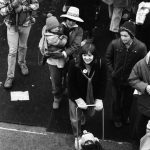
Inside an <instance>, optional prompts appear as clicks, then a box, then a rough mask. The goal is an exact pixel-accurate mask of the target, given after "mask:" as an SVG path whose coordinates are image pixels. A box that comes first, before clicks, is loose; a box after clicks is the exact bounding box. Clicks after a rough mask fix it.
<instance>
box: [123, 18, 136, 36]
mask: <svg viewBox="0 0 150 150" xmlns="http://www.w3.org/2000/svg"><path fill="white" fill-rule="evenodd" d="M135 30H136V26H135V23H134V22H133V21H126V22H125V23H124V24H123V25H122V26H121V27H120V32H121V31H127V32H128V33H129V34H130V35H132V36H133V37H134V36H135Z"/></svg>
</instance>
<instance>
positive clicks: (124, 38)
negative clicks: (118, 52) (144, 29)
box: [120, 31, 132, 44]
mask: <svg viewBox="0 0 150 150" xmlns="http://www.w3.org/2000/svg"><path fill="white" fill-rule="evenodd" d="M120 38H121V40H122V42H123V43H124V44H129V43H130V41H131V40H132V38H131V36H130V34H129V33H128V32H127V31H121V32H120Z"/></svg>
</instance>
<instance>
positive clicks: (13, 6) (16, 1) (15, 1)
mask: <svg viewBox="0 0 150 150" xmlns="http://www.w3.org/2000/svg"><path fill="white" fill-rule="evenodd" d="M19 5H20V0H14V1H13V2H12V3H11V7H12V8H17V7H18V6H19Z"/></svg>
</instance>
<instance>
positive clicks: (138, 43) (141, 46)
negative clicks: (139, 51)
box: [134, 38, 146, 48]
mask: <svg viewBox="0 0 150 150" xmlns="http://www.w3.org/2000/svg"><path fill="white" fill-rule="evenodd" d="M134 42H135V44H136V45H137V46H138V47H140V48H146V45H145V43H143V42H142V41H140V40H138V39H137V38H135V39H134Z"/></svg>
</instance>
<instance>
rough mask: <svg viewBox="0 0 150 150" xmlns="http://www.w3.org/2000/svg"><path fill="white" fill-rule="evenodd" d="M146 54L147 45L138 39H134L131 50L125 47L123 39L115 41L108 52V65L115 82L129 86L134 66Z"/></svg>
mask: <svg viewBox="0 0 150 150" xmlns="http://www.w3.org/2000/svg"><path fill="white" fill-rule="evenodd" d="M146 53H147V48H146V46H145V44H144V43H142V42H141V41H139V40H137V39H136V38H134V39H133V43H132V44H131V46H130V48H129V49H127V48H126V47H125V45H124V44H123V42H122V41H121V39H115V40H113V41H112V42H111V43H110V44H109V46H108V48H107V51H106V64H107V67H108V71H109V74H110V75H111V78H112V79H113V81H115V82H116V83H118V84H127V83H128V82H127V80H128V77H129V75H130V72H131V70H132V68H133V66H134V65H135V64H136V62H138V61H139V60H140V59H142V58H143V57H144V56H145V55H146Z"/></svg>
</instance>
